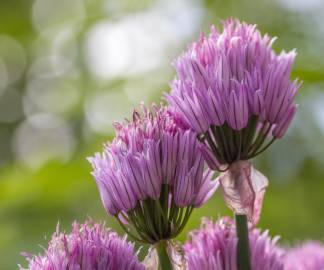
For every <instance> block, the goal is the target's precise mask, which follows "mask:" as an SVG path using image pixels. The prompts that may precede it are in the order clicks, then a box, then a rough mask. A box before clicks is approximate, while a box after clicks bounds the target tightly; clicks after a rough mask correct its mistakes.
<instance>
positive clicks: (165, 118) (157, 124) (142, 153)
mask: <svg viewBox="0 0 324 270" xmlns="http://www.w3.org/2000/svg"><path fill="white" fill-rule="evenodd" d="M115 129H116V133H117V134H116V138H115V139H114V140H113V141H112V143H109V144H107V145H106V146H105V149H104V152H103V153H102V154H96V155H95V156H94V157H93V158H89V160H90V162H91V163H92V166H93V175H94V177H95V180H96V182H97V185H98V187H99V191H100V195H101V199H102V202H103V204H104V206H105V208H106V210H107V211H108V212H109V213H110V214H111V215H114V216H116V217H117V218H118V220H119V221H120V222H121V225H122V226H123V227H124V228H125V229H126V230H127V232H128V233H129V234H130V235H132V236H133V237H134V238H136V239H138V240H140V241H143V242H147V243H156V242H158V241H159V240H161V239H169V238H173V237H175V236H176V235H177V234H178V233H179V232H180V231H181V230H182V229H183V227H184V226H185V224H186V222H187V220H188V218H189V216H190V214H191V212H192V210H193V208H195V207H199V206H201V205H202V204H204V203H205V202H206V201H207V200H208V199H209V198H210V196H211V195H212V194H213V193H214V191H215V189H216V188H217V182H216V181H211V179H212V172H211V171H205V172H204V160H203V157H202V155H201V154H200V151H199V149H198V142H197V140H196V136H195V134H194V132H192V131H190V130H186V126H185V125H184V123H183V122H182V120H181V118H180V117H178V116H177V115H176V114H173V115H171V114H170V112H169V111H168V109H167V108H165V107H163V106H161V107H158V106H155V105H153V106H152V107H151V109H147V108H145V107H144V106H143V107H142V112H138V111H134V113H133V119H132V121H126V122H125V123H116V124H115Z"/></svg>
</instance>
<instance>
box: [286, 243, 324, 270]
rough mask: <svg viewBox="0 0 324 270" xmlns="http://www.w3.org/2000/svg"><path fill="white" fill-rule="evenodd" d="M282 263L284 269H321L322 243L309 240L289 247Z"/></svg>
mask: <svg viewBox="0 0 324 270" xmlns="http://www.w3.org/2000/svg"><path fill="white" fill-rule="evenodd" d="M284 263H285V270H323V269H324V244H322V243H320V242H315V241H314V242H312V241H310V242H306V243H304V244H302V245H300V246H297V247H294V248H292V249H289V250H287V252H286V254H285V257H284Z"/></svg>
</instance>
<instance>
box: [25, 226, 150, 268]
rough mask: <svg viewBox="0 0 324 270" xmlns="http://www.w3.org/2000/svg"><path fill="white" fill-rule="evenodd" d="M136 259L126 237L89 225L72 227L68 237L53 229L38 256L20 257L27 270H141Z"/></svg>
mask: <svg viewBox="0 0 324 270" xmlns="http://www.w3.org/2000/svg"><path fill="white" fill-rule="evenodd" d="M136 255H137V254H136V253H135V251H134V245H133V244H132V243H130V242H128V241H127V240H126V237H124V238H120V237H119V236H118V235H117V233H115V232H113V231H112V230H110V229H107V228H105V226H104V224H103V223H100V224H98V223H97V224H96V223H92V222H90V221H87V222H86V223H84V224H78V223H76V222H75V223H73V225H72V232H71V233H70V234H67V233H62V232H59V230H58V229H57V231H56V232H55V233H54V235H53V236H52V239H51V241H50V242H49V245H48V249H47V250H45V251H44V253H43V254H42V255H30V254H26V253H25V254H24V256H25V257H26V258H27V260H28V262H29V266H28V268H27V269H29V270H66V269H71V270H116V269H120V270H145V267H144V266H143V265H142V264H141V263H140V262H139V261H138V259H137V256H136ZM20 269H21V270H23V269H24V268H23V267H21V266H20Z"/></svg>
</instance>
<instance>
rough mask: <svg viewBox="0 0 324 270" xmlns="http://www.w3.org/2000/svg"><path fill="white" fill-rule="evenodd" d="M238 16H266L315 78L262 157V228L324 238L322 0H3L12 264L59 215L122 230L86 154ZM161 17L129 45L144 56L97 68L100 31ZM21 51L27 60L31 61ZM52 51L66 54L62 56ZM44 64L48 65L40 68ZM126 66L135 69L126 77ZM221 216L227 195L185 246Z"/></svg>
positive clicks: (2, 147) (3, 189) (65, 223)
mask: <svg viewBox="0 0 324 270" xmlns="http://www.w3.org/2000/svg"><path fill="white" fill-rule="evenodd" d="M174 10H176V11H174ZM42 12H43V13H42ZM57 14H58V15H57ZM145 14H150V16H151V17H149V16H148V17H145V16H146V15H145ZM161 14H162V15H163V16H162V15H161ZM54 15H55V16H57V17H55V16H54ZM156 15H157V16H158V17H157V18H158V19H156V20H154V19H155V17H156ZM159 16H161V18H163V23H162V21H160V20H159V18H160V17H159ZM228 17H238V18H240V19H243V20H246V21H248V22H253V23H257V24H258V26H259V28H260V29H261V31H262V32H263V33H266V32H267V33H269V34H271V35H273V36H278V37H279V39H278V41H277V42H276V46H275V49H276V50H277V51H280V50H281V49H282V48H285V49H286V50H290V49H293V48H296V49H297V51H298V57H297V62H296V65H295V68H294V71H293V77H299V78H301V79H302V80H303V81H304V87H303V89H302V90H301V93H300V94H299V97H298V99H299V102H300V104H301V106H300V110H299V113H298V117H297V118H296V120H295V122H294V125H293V126H292V128H291V130H290V132H289V134H288V135H287V136H286V137H285V138H284V139H283V140H281V141H279V142H277V143H276V144H275V145H274V146H273V147H272V148H271V149H269V151H267V152H266V153H265V154H264V155H263V156H262V157H260V158H259V159H258V160H256V162H255V163H256V166H257V167H258V168H259V169H260V170H261V171H262V172H263V173H264V174H266V175H267V176H268V178H269V179H270V186H269V189H268V191H267V194H266V199H265V204H264V207H263V212H262V219H261V222H260V227H261V228H264V229H270V232H271V234H279V235H281V236H282V242H283V243H291V242H293V241H296V240H299V239H305V238H318V239H323V237H324V218H323V214H322V213H323V204H324V202H323V193H324V181H323V180H324V168H323V167H324V163H323V156H324V145H323V143H322V142H323V137H324V136H323V133H324V124H323V123H324V109H323V108H324V92H323V85H324V84H323V83H324V57H323V56H324V55H323V51H324V38H323V37H324V35H323V33H324V28H323V23H322V19H323V17H324V4H323V3H322V1H320V0H313V1H307V0H298V1H293V0H277V1H271V0H263V1H252V0H251V1H250V0H242V1H234V0H230V1H221V0H216V1H212V0H205V1H194V0H193V1H182V0H176V1H171V0H170V1H162V0H161V1H157V2H151V1H131V0H129V1H126V0H123V1H117V0H98V1H91V0H73V1H72V0H71V1H63V0H60V1H54V0H36V1H27V0H11V1H0V153H1V155H0V254H1V260H0V269H4V270H5V269H17V264H18V263H21V264H24V259H23V258H22V257H21V256H20V255H19V254H20V252H21V251H28V252H32V253H38V252H41V251H42V248H41V247H40V246H42V247H46V243H47V241H48V239H49V237H50V235H51V234H52V232H53V231H54V230H55V227H56V224H57V222H59V223H60V227H61V228H62V229H65V230H69V229H70V223H71V221H73V220H79V221H83V220H85V219H86V218H87V217H88V216H90V217H92V218H93V219H94V220H106V221H107V225H108V226H111V227H113V228H115V229H116V230H118V231H119V232H121V231H120V230H119V227H118V226H117V224H116V223H115V221H114V220H113V219H111V218H109V217H108V216H107V215H106V213H105V211H104V209H103V207H102V206H101V202H100V199H99V196H98V192H97V189H96V186H95V183H94V181H93V180H92V177H91V176H90V173H89V172H90V166H89V164H88V163H87V161H86V159H85V158H86V157H87V156H90V155H92V154H93V153H94V152H96V151H100V150H101V147H102V142H104V141H107V140H109V139H111V138H112V135H113V133H112V129H111V122H112V121H113V120H114V119H115V118H116V119H117V120H121V119H123V117H125V116H127V115H129V114H130V112H131V110H132V107H133V106H136V104H138V102H139V101H140V100H145V102H146V103H149V102H151V101H155V102H159V97H160V94H161V93H162V92H163V91H166V90H167V89H168V82H169V81H170V80H171V79H172V77H173V76H174V71H173V70H172V69H171V67H170V63H171V61H172V58H173V57H174V56H176V55H177V54H178V53H179V52H180V51H181V50H183V49H184V48H185V46H186V43H187V42H188V41H190V40H194V39H195V38H196V37H197V36H198V32H199V30H207V29H208V25H209V24H211V23H215V24H218V25H219V22H220V19H224V18H228ZM143 18H144V19H143ZM150 18H151V19H152V20H153V21H152V29H150V31H152V35H149V36H143V37H141V39H139V41H138V40H137V39H135V41H136V42H137V43H136V42H134V44H129V45H130V46H131V47H130V48H131V49H133V47H132V46H133V45H134V50H135V51H134V52H133V51H132V50H131V52H130V54H128V55H126V56H125V55H123V53H125V52H129V51H127V48H126V49H125V44H122V43H121V44H119V45H120V48H119V47H117V52H119V51H120V54H122V55H121V56H120V55H117V58H116V59H117V60H116V59H115V60H116V61H117V62H113V60H112V63H111V65H110V66H109V65H108V66H105V65H104V64H105V61H107V58H105V55H102V60H101V58H100V55H99V66H98V63H97V62H98V59H97V58H96V57H97V56H96V55H95V56H96V57H95V58H96V59H95V60H97V62H95V64H94V66H93V65H92V64H91V63H92V62H91V61H92V60H91V59H92V58H91V57H92V56H91V55H92V53H96V52H95V51H96V50H97V49H98V50H101V51H102V50H105V46H104V47H103V48H101V47H102V44H98V46H97V44H96V43H95V45H94V47H91V46H90V49H89V47H87V44H88V41H89V37H91V35H90V34H89V33H93V32H92V31H93V29H94V27H96V26H97V25H100V24H101V23H103V22H105V23H107V22H108V23H109V22H110V23H111V24H109V25H110V26H111V25H115V24H118V23H120V22H122V23H120V25H124V26H125V25H127V27H130V28H127V27H126V30H127V31H126V30H125V32H122V33H123V35H122V38H126V37H128V36H132V35H136V34H139V33H142V32H141V31H144V30H145V29H148V26H149V25H147V23H145V22H147V21H146V19H148V21H149V19H150ZM127 20H129V21H127ZM128 23H129V24H128ZM132 25H133V26H132ZM134 25H135V26H134ZM132 27H133V28H132ZM142 28H143V29H144V30H143V29H142ZM71 29H72V30H71ZM116 29H117V30H118V29H119V28H116ZM129 29H131V30H133V31H134V33H131V32H129V31H128V30H129ZM64 30H66V31H67V32H68V31H70V30H71V31H72V33H73V34H72V36H69V35H67V41H65V43H64V44H63V46H61V45H60V46H61V47H59V49H57V47H55V46H56V45H57V42H58V43H59V41H60V39H56V35H57V36H58V37H60V36H59V35H58V34H62V35H63V38H64V37H65V36H64V33H66V32H64ZM117 30H116V31H117ZM137 30H138V32H137ZM60 31H61V32H60ZM62 31H63V32H62ZM105 31H106V30H105ZM105 31H104V32H103V33H107V32H105ZM156 31H160V32H158V34H156V33H155V32H156ZM177 31H178V32H177ZM68 33H69V32H68ZM108 33H111V34H113V32H108ZM143 33H144V34H147V32H145V31H144V32H143ZM149 33H151V32H149ZM154 33H155V34H154ZM102 35H104V34H102ZM54 37H55V38H54ZM114 37H117V38H120V37H119V36H118V35H117V36H114ZM100 38H105V36H103V37H102V36H101V37H100ZM100 38H99V41H102V39H100ZM163 38H165V39H163ZM126 40H127V39H126ZM141 42H143V44H144V45H147V44H149V46H153V47H154V48H156V51H157V52H158V53H160V54H161V55H160V56H159V57H160V58H157V59H161V60H160V61H157V62H158V63H155V62H154V61H153V62H154V63H153V64H154V65H153V64H152V61H150V60H152V59H154V56H155V55H154V52H155V51H154V50H153V51H150V50H149V49H147V48H146V47H145V48H144V49H142V50H141V48H136V46H135V45H139V46H141V44H142V43H141ZM145 42H147V43H145ZM150 42H151V43H150ZM10 44H13V45H12V46H9V45H10ZM17 44H18V45H17ZM104 45H107V44H106V43H104ZM108 45H109V44H108ZM144 45H143V46H144ZM100 46H101V47H100ZM163 46H164V47H163ZM16 47H17V48H18V49H17V48H16ZM19 48H21V49H19ZM148 48H150V47H148ZM109 49H112V50H113V54H112V55H111V54H110V55H109V57H113V56H114V53H116V48H113V47H109V46H108V47H107V50H109ZM15 50H16V51H15ZM57 50H58V51H57ZM89 50H90V60H89V57H88V54H89ZM91 50H94V52H93V51H91ZM125 50H126V51H125ZM143 50H144V53H143ZM20 51H23V56H22V57H20V58H19V57H18V56H19V53H20ZM15 52H18V56H17V54H15ZM137 52H139V53H143V55H141V57H142V58H140V59H137V60H136V61H135V60H133V61H134V62H128V66H127V65H126V66H125V63H124V62H118V61H119V58H118V56H120V57H123V56H124V57H126V60H128V58H132V59H133V58H134V57H135V58H136V55H135V56H134V54H136V53H137ZM146 52H147V53H148V54H147V55H146V54H145V53H146ZM152 52H153V53H152ZM10 53H13V55H11V54H10ZM150 53H151V54H150ZM52 54H53V55H54V56H55V57H57V56H59V57H58V58H55V57H54V58H51V57H53V55H52ZM60 54H62V55H60ZM70 58H71V59H70ZM8 59H9V60H8ZM17 59H18V60H17ZM47 59H50V61H49V62H46V61H47ZM53 59H54V60H53ZM57 59H58V60H57ZM38 60H42V61H43V60H44V61H45V62H44V63H43V64H39V62H37V61H38ZM108 60H110V59H109V58H108ZM124 60H125V59H124ZM126 60H125V61H126ZM10 61H12V63H13V64H12V63H11V62H10ZM53 61H54V62H53ZM55 61H57V62H55ZM66 61H67V62H66ZM101 61H102V63H101ZM40 63H42V62H40ZM53 63H54V64H53ZM143 63H144V64H145V63H146V64H145V65H147V66H145V65H144V64H143ZM52 64H53V65H52ZM101 64H102V65H104V66H103V67H104V68H105V67H107V68H114V67H116V66H117V64H118V65H120V66H119V68H120V69H119V70H117V71H116V70H114V69H112V71H114V72H115V73H116V74H117V76H115V77H114V76H111V77H110V75H109V74H108V73H105V70H100V69H99V74H97V73H96V71H97V72H98V67H99V68H100V67H101V68H102V66H101ZM141 64H142V66H141ZM123 65H124V66H123ZM3 67H4V68H3ZM19 68H21V70H20V69H19ZM122 68H124V69H122ZM136 68H137V69H136ZM130 69H133V71H132V72H131V71H129V70H130ZM124 70H126V71H127V72H126V71H125V75H120V73H118V72H121V71H123V72H124ZM10 72H11V73H12V74H11V73H10ZM100 72H103V73H100ZM18 73H19V74H18ZM17 74H18V75H19V76H18V75H17ZM14 75H15V76H16V75H17V76H16V77H17V78H16V77H12V76H14ZM35 81H36V83H35ZM38 83H40V84H38ZM48 86H50V87H48ZM38 88H39V89H38ZM13 89H14V90H13ZM36 90H37V91H36ZM97 108H100V110H99V111H97V110H96V109H97ZM37 117H38V118H37ZM219 215H230V211H229V210H228V209H227V208H226V207H225V206H224V203H223V200H222V198H221V194H220V192H217V194H216V196H214V198H213V199H212V200H211V201H210V202H209V203H208V204H207V205H205V206H203V207H202V208H201V209H197V210H196V211H194V213H193V215H192V218H191V219H190V222H189V224H188V226H187V228H186V230H185V231H184V232H183V233H182V234H181V236H180V237H179V240H181V241H184V240H185V238H186V235H187V232H188V230H191V229H194V228H197V227H198V226H199V223H200V219H201V217H203V216H208V217H217V216H219ZM121 233H122V232H121Z"/></svg>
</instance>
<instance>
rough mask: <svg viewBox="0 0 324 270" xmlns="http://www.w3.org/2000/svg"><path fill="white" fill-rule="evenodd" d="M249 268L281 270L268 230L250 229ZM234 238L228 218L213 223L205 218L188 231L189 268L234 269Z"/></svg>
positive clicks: (233, 230) (273, 240) (280, 259)
mask: <svg viewBox="0 0 324 270" xmlns="http://www.w3.org/2000/svg"><path fill="white" fill-rule="evenodd" d="M249 239H250V248H251V250H250V252H251V267H252V270H283V269H284V268H283V263H282V255H281V250H280V249H279V248H278V247H277V246H276V242H277V240H278V237H276V238H274V239H271V238H270V237H269V236H268V231H265V232H263V233H261V232H260V231H259V230H258V229H251V230H250V232H249ZM236 246H237V238H236V233H235V226H234V223H233V221H232V220H231V219H229V218H221V219H219V220H218V221H217V222H216V223H214V222H212V221H210V220H208V219H205V220H204V221H203V223H202V227H201V229H199V230H195V231H192V232H191V233H190V234H189V240H188V241H187V242H186V244H185V245H184V250H185V253H186V256H187V259H188V270H237V263H236V257H237V253H236V252H237V249H236Z"/></svg>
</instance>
